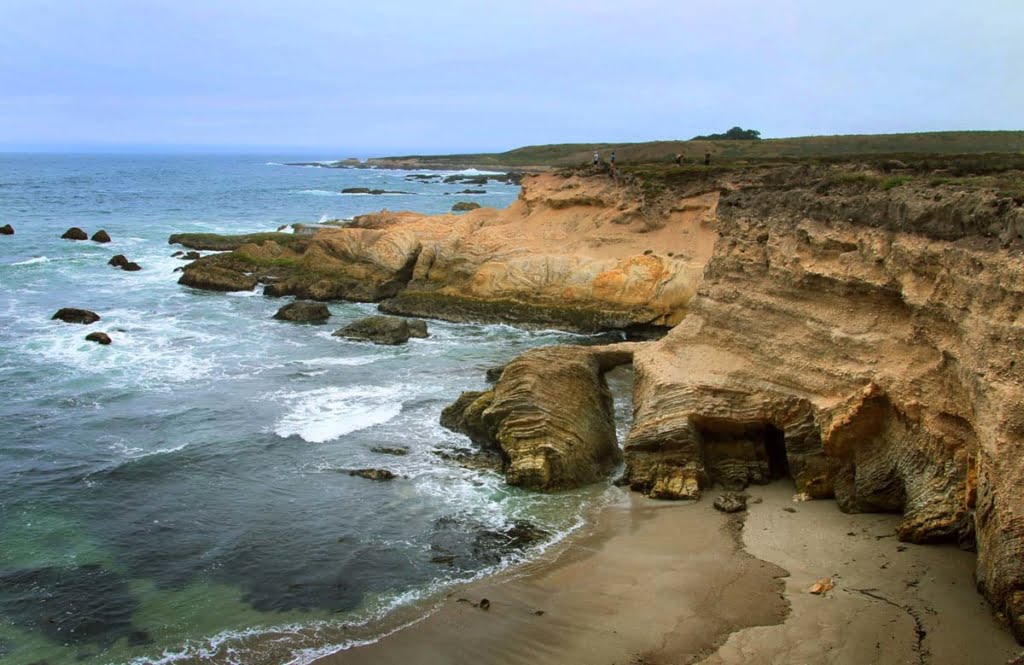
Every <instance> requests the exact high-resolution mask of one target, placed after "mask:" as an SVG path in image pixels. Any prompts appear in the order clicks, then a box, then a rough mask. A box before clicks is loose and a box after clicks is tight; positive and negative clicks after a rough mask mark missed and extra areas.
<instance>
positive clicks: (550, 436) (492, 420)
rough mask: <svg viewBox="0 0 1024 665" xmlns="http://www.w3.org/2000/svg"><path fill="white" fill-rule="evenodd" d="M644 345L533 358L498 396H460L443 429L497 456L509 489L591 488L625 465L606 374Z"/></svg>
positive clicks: (499, 387)
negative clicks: (593, 483)
mask: <svg viewBox="0 0 1024 665" xmlns="http://www.w3.org/2000/svg"><path fill="white" fill-rule="evenodd" d="M639 346H641V345H640V344H635V343H624V344H614V345H609V346H603V347H579V346H554V347H546V348H542V349H536V350H533V351H529V352H527V353H525V354H523V355H521V356H519V357H518V358H516V359H515V360H513V361H512V362H510V363H509V364H508V365H506V366H505V368H504V371H502V373H501V378H499V379H498V382H497V384H496V385H495V386H494V388H493V389H491V390H487V391H484V392H465V393H463V394H462V395H461V396H460V397H459V399H458V400H457V401H456V402H455V403H454V404H452V405H451V406H449V407H448V408H447V409H445V410H444V412H443V413H442V415H441V424H442V425H444V426H445V427H447V428H449V429H452V430H454V431H457V432H461V433H464V434H466V435H467V436H469V437H470V439H472V440H473V441H474V442H475V443H477V444H478V445H480V446H482V447H484V448H485V449H490V450H495V451H497V452H498V453H499V454H500V455H501V457H502V461H503V464H502V469H503V472H504V474H505V479H506V480H507V481H508V483H509V484H511V485H520V486H523V487H529V488H532V489H540V490H556V489H564V488H568V487H578V486H580V485H584V484H587V483H590V482H594V481H595V480H597V479H599V478H602V477H604V476H606V475H607V474H608V473H609V472H610V470H611V469H613V468H614V467H615V466H616V465H617V464H618V463H619V462H620V461H621V459H622V456H621V455H622V454H621V451H620V450H619V446H618V443H617V441H616V438H615V418H614V412H613V404H612V397H611V393H610V392H609V391H608V385H607V384H606V383H605V379H604V374H605V372H607V371H608V370H610V369H612V368H614V367H616V366H618V365H622V364H627V363H629V362H631V361H632V357H633V353H634V352H635V351H636V349H637V348H639Z"/></svg>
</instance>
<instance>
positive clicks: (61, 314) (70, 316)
mask: <svg viewBox="0 0 1024 665" xmlns="http://www.w3.org/2000/svg"><path fill="white" fill-rule="evenodd" d="M50 318H51V320H53V321H58V320H59V321H63V322H64V323H81V324H84V325H89V324H90V323H96V322H97V321H99V320H100V315H99V314H97V313H96V312H91V311H89V310H87V309H78V308H76V307H61V308H60V309H58V310H57V313H56V314H54V315H53V316H52V317H50Z"/></svg>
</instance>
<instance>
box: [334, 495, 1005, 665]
mask: <svg viewBox="0 0 1024 665" xmlns="http://www.w3.org/2000/svg"><path fill="white" fill-rule="evenodd" d="M750 494H751V497H752V500H753V501H755V502H756V501H758V500H760V502H759V503H752V504H751V505H750V510H749V513H748V514H747V515H746V522H745V524H744V523H743V517H742V514H741V516H740V517H730V516H726V515H723V514H722V513H719V512H717V511H715V510H714V509H713V508H712V505H711V500H710V499H711V498H713V496H714V493H709V494H708V495H707V498H706V499H705V500H703V501H700V502H697V503H691V502H681V503H670V502H659V501H652V500H649V499H645V498H644V497H642V496H639V495H637V494H631V493H627V492H625V491H623V493H622V495H621V497H620V498H619V500H618V501H616V502H615V503H614V504H613V505H611V506H609V507H608V508H606V509H605V510H603V511H602V512H601V513H600V514H599V515H598V516H597V519H596V521H595V524H594V525H593V526H592V527H591V528H590V529H589V530H587V531H586V532H584V533H582V534H580V535H578V536H575V537H573V538H571V539H570V540H569V542H567V543H564V544H563V545H562V546H560V547H558V548H556V551H553V552H550V553H549V554H548V555H547V556H546V557H545V558H544V559H542V560H538V561H534V562H532V563H530V564H528V565H526V566H523V567H520V568H518V569H516V570H514V571H509V572H507V573H505V574H502V575H499V576H497V577H495V578H492V579H488V580H484V581H481V582H478V583H474V584H470V585H467V586H466V587H464V588H461V589H459V590H457V591H455V592H454V593H452V594H451V595H449V596H448V597H447V598H445V599H444V600H443V601H442V602H441V604H440V606H439V608H438V609H437V611H435V612H434V613H432V614H431V615H430V616H428V617H427V618H425V619H424V620H422V621H420V622H418V623H416V624H414V625H412V626H409V627H408V628H405V629H403V630H400V631H398V632H396V633H394V634H392V635H390V636H389V637H386V638H384V639H383V640H381V641H379V642H377V643H375V644H372V645H368V646H363V647H358V648H354V649H350V650H348V651H343V652H340V653H338V654H335V655H333V656H329V657H327V658H325V659H323V660H322V661H321V662H322V663H325V664H326V663H338V664H346V665H351V664H359V663H375V664H378V665H379V664H382V663H383V664H388V663H422V664H424V665H432V664H434V663H438V664H440V663H475V664H481V663H495V664H497V663H502V664H506V663H507V664H512V663H531V664H536V663H560V664H567V665H568V664H575V663H579V664H587V665H601V664H608V665H612V664H618V665H627V664H637V665H640V664H649V665H654V664H662V663H664V664H669V663H672V664H682V663H702V665H721V664H725V663H729V664H734V663H735V664H739V663H743V664H757V663H772V664H779V665H781V664H786V665H790V664H799V663H806V664H812V663H813V664H817V663H828V664H845V663H850V664H854V663H856V664H859V665H862V664H866V663H879V664H883V663H885V664H888V663H914V664H919V663H929V664H945V663H948V664H949V665H954V664H956V665H962V664H965V663H977V664H978V665H982V664H984V665H988V664H997V663H999V664H1001V663H1006V662H1007V661H1008V660H1010V659H1012V658H1013V657H1015V656H1017V655H1019V654H1020V652H1021V649H1020V647H1019V646H1018V645H1017V644H1016V643H1015V642H1014V640H1013V638H1012V637H1011V636H1010V635H1009V633H1008V632H1007V631H1005V630H1004V629H1003V628H1002V627H1001V626H1000V625H999V624H998V623H997V622H996V620H995V619H994V618H993V617H992V615H991V612H990V609H989V607H988V605H987V604H986V603H985V601H984V600H983V599H982V597H981V596H980V595H979V594H978V593H977V592H976V591H975V588H974V582H973V577H972V571H973V566H974V555H973V554H971V553H967V552H962V551H960V550H958V549H956V548H954V547H945V546H918V545H912V544H905V543H900V542H898V541H897V540H896V538H895V536H894V530H895V527H896V524H897V523H898V521H899V517H898V516H895V515H845V514H843V513H842V512H840V511H839V509H838V507H837V506H836V505H835V503H834V502H831V501H813V502H801V503H795V502H793V501H792V495H793V487H792V484H790V483H784V482H780V483H776V484H773V485H771V486H767V487H755V488H752V489H751V491H750ZM787 509H789V510H787ZM791 511H795V512H791ZM741 529H742V531H741ZM787 571H788V572H787ZM823 577H831V578H832V581H833V583H834V585H835V586H834V588H833V589H831V590H830V591H828V592H827V593H825V594H824V595H814V594H811V593H809V592H808V589H809V588H810V587H811V586H812V585H813V584H814V583H815V582H816V581H817V580H819V579H820V578H823ZM484 598H486V599H487V600H488V601H489V603H490V608H489V609H488V610H483V609H481V608H480V607H479V606H477V605H478V604H479V602H480V601H481V599H484Z"/></svg>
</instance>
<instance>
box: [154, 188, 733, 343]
mask: <svg viewBox="0 0 1024 665" xmlns="http://www.w3.org/2000/svg"><path fill="white" fill-rule="evenodd" d="M523 187H524V188H523V191H522V194H521V195H520V198H519V200H518V201H517V202H516V203H514V204H513V205H512V206H511V207H510V208H508V209H506V210H501V211H499V210H494V209H491V208H481V209H479V210H473V211H470V212H468V213H466V214H463V215H439V216H425V215H419V214H414V213H392V212H381V213H376V214H372V215H363V216H361V217H357V218H356V219H355V220H354V221H353V222H352V224H351V225H349V226H346V227H343V228H324V229H319V230H317V231H316V232H315V233H314V234H312V235H311V236H304V237H296V236H295V235H293V234H287V233H278V234H260V235H259V236H258V237H257V236H255V235H251V236H247V237H244V238H243V237H235V238H233V239H231V240H225V241H219V240H216V239H215V238H216V237H210V236H201V237H197V236H194V235H193V236H189V235H177V236H172V237H171V241H172V242H181V243H182V244H185V245H186V246H188V247H196V248H221V249H226V248H232V249H234V251H232V252H231V253H230V254H223V255H217V256H208V257H204V258H202V259H200V260H199V261H197V262H196V263H194V264H192V265H191V266H189V267H188V268H186V271H185V272H186V275H185V276H183V277H182V282H181V283H183V284H188V285H190V286H195V287H197V288H207V287H205V286H203V283H204V281H205V280H196V279H192V278H191V277H190V276H189V275H188V273H189V272H192V271H195V272H197V273H199V272H202V271H204V270H207V269H214V268H216V270H217V271H218V272H221V273H223V272H224V271H226V272H234V273H238V274H242V275H251V276H253V277H255V278H256V279H257V281H262V282H264V283H266V284H267V287H266V289H265V291H264V293H265V294H267V295H271V296H283V295H295V296H297V297H300V298H307V299H311V300H335V299H344V300H356V301H381V300H383V301H385V302H383V303H382V304H381V309H382V310H383V311H385V312H387V313H391V314H400V315H412V316H419V317H428V318H441V319H447V320H452V321H484V322H506V323H516V324H521V325H530V326H541V327H546V326H556V327H560V328H566V329H572V330H580V331H586V332H595V331H600V330H609V329H623V328H628V329H636V330H640V331H642V330H647V329H651V328H660V329H662V330H667V328H668V327H670V326H672V325H674V324H675V323H677V322H678V321H679V320H681V319H682V317H683V315H684V314H685V312H686V305H687V303H688V301H689V299H690V298H691V297H692V296H693V294H694V293H695V292H696V288H697V283H698V281H699V277H700V271H701V269H702V267H703V265H704V263H705V261H706V259H707V257H708V256H710V252H711V247H712V245H713V242H714V238H715V233H714V228H713V222H714V218H713V215H712V214H711V213H712V211H713V209H714V205H715V202H716V201H717V198H718V192H717V190H716V189H714V188H711V189H710V190H701V189H699V188H697V189H695V190H694V191H689V192H683V193H680V194H679V195H678V196H676V195H674V194H672V193H671V192H670V193H669V194H668V195H665V196H662V195H658V196H654V195H651V194H645V192H644V190H643V188H642V187H640V186H639V185H638V184H636V183H635V182H630V181H626V180H623V179H617V178H615V177H612V176H611V175H610V174H601V175H600V176H599V177H588V176H587V175H585V174H578V173H569V172H567V173H563V174H544V175H539V176H533V177H530V178H526V179H525V180H524V182H523ZM220 281H221V280H218V281H217V282H215V283H219V282H220Z"/></svg>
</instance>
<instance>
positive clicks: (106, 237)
mask: <svg viewBox="0 0 1024 665" xmlns="http://www.w3.org/2000/svg"><path fill="white" fill-rule="evenodd" d="M91 240H92V241H93V242H99V243H108V242H110V234H109V233H107V232H106V230H104V229H100V230H99V231H97V232H96V233H94V234H92V238H91Z"/></svg>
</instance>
